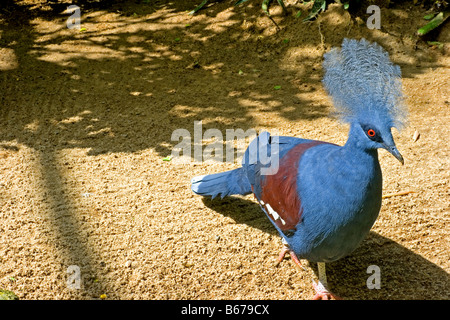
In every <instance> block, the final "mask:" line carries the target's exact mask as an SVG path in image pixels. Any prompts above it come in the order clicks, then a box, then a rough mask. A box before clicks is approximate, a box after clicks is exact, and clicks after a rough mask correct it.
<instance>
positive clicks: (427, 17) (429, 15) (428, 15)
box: [423, 13, 436, 20]
mask: <svg viewBox="0 0 450 320" xmlns="http://www.w3.org/2000/svg"><path fill="white" fill-rule="evenodd" d="M435 15H436V14H435V13H430V14H427V15H426V16H423V18H424V19H425V20H431V19H433V18H434V16H435Z"/></svg>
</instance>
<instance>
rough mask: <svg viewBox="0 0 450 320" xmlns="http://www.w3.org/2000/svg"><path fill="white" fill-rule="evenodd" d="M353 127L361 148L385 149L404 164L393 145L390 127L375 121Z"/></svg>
mask: <svg viewBox="0 0 450 320" xmlns="http://www.w3.org/2000/svg"><path fill="white" fill-rule="evenodd" d="M354 127H355V128H354V130H355V131H356V133H355V134H356V135H357V136H358V137H357V139H358V142H359V144H360V145H361V146H362V147H363V148H365V149H379V148H382V149H385V150H387V151H388V152H390V153H391V154H392V155H393V156H394V157H395V158H396V159H397V160H398V161H400V162H401V164H404V160H403V157H402V155H401V154H400V152H399V151H398V149H397V147H396V145H395V142H394V138H393V136H392V131H391V127H390V126H387V125H385V124H383V123H381V122H377V121H366V122H360V123H359V122H358V123H355V124H354Z"/></svg>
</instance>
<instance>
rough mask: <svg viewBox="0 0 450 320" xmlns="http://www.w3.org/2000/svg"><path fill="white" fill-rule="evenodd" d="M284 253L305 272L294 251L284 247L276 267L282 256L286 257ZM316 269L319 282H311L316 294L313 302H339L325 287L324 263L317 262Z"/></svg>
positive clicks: (337, 297)
mask: <svg viewBox="0 0 450 320" xmlns="http://www.w3.org/2000/svg"><path fill="white" fill-rule="evenodd" d="M286 253H289V255H290V256H291V258H292V261H294V263H295V264H296V265H297V266H298V267H300V268H301V269H303V270H305V268H304V267H303V265H302V263H301V262H300V260H299V259H298V258H297V255H296V254H295V252H294V251H292V250H291V249H290V248H289V247H288V246H285V247H284V248H283V250H281V252H280V255H279V256H278V260H277V263H276V265H279V264H280V262H281V261H282V260H283V258H284V256H285V255H286ZM317 266H318V269H319V282H317V283H316V282H314V281H313V288H314V290H315V291H316V294H315V295H314V297H313V300H330V299H335V300H341V298H340V297H339V296H337V295H335V294H333V293H331V292H330V291H328V289H327V288H326V287H327V275H326V272H325V263H323V262H319V263H318V264H317Z"/></svg>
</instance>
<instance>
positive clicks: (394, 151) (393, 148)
mask: <svg viewBox="0 0 450 320" xmlns="http://www.w3.org/2000/svg"><path fill="white" fill-rule="evenodd" d="M384 148H385V149H386V150H387V151H389V152H390V153H391V154H392V155H393V156H394V157H395V158H396V159H397V160H398V161H400V162H401V163H402V165H403V164H405V161H404V160H403V157H402V155H401V154H400V152H399V151H398V149H397V147H396V146H388V145H386V144H384Z"/></svg>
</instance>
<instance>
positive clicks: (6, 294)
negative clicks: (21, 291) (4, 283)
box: [0, 289, 19, 300]
mask: <svg viewBox="0 0 450 320" xmlns="http://www.w3.org/2000/svg"><path fill="white" fill-rule="evenodd" d="M0 300H19V297H18V296H16V295H15V293H14V292H12V291H9V290H5V289H0Z"/></svg>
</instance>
